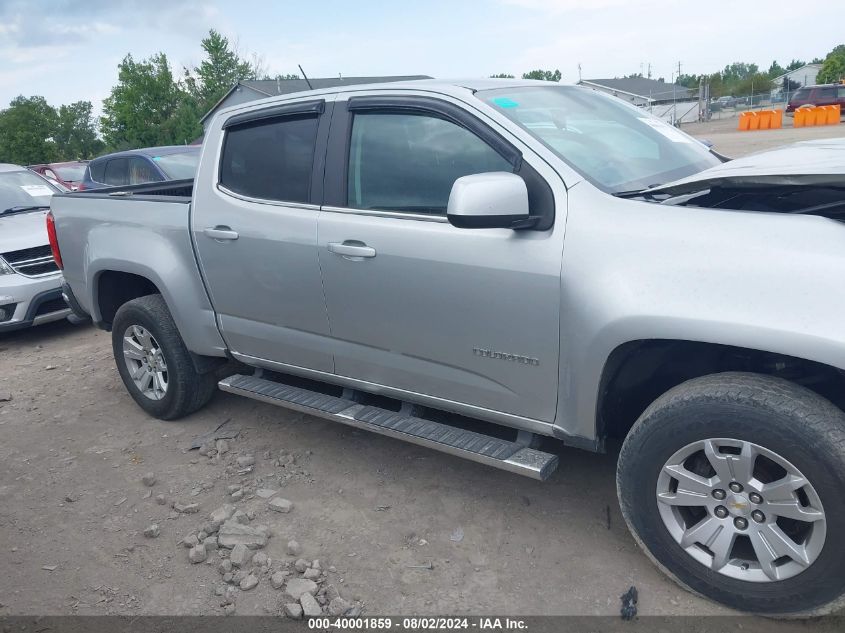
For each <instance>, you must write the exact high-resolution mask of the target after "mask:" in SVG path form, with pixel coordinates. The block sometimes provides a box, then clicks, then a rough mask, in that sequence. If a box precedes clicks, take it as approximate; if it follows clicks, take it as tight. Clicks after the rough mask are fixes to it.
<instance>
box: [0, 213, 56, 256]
mask: <svg viewBox="0 0 845 633" xmlns="http://www.w3.org/2000/svg"><path fill="white" fill-rule="evenodd" d="M45 215H47V211H29V212H26V213H13V214H12V215H0V253H8V252H9V251H19V250H21V249H23V248H32V247H33V246H44V245H46V244H48V243H49V240H48V239H47V225H46V223H45V222H46V221H45V219H44V216H45Z"/></svg>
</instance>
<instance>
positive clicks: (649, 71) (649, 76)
mask: <svg viewBox="0 0 845 633" xmlns="http://www.w3.org/2000/svg"><path fill="white" fill-rule="evenodd" d="M648 78H649V79H651V62H649V63H648Z"/></svg>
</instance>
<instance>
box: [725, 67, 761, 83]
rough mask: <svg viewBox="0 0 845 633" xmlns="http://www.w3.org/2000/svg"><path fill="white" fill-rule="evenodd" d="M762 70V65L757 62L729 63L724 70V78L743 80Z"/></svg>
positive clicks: (727, 79) (729, 80) (728, 80)
mask: <svg viewBox="0 0 845 633" xmlns="http://www.w3.org/2000/svg"><path fill="white" fill-rule="evenodd" d="M759 72H760V67H759V66H757V64H746V63H745V62H734V63H733V64H728V65H727V66H725V69H724V70H723V71H722V79H724V80H725V81H726V82H731V81H741V80H744V79H748V78H749V77H751V76H752V75H756V74H757V73H759Z"/></svg>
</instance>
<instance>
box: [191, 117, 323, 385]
mask: <svg viewBox="0 0 845 633" xmlns="http://www.w3.org/2000/svg"><path fill="white" fill-rule="evenodd" d="M330 105H331V104H329V107H330ZM325 110H326V104H325V102H323V101H322V100H320V101H309V102H304V103H295V104H287V105H281V106H280V105H276V106H273V107H270V108H264V109H260V110H249V111H247V112H245V113H243V114H238V115H234V116H232V117H230V118H229V119H228V120H226V121H224V122H222V123H215V125H222V127H223V130H222V140H221V144H220V146H219V147H220V149H219V152H220V154H219V163H218V162H217V161H206V160H203V161H202V167H201V170H200V173H199V174H198V177H197V183H203V184H202V185H199V184H198V185H197V187H200V186H201V187H202V189H198V191H197V192H196V194H195V197H194V200H195V205H194V209H193V211H192V213H193V215H192V230H193V237H194V242H195V244H196V249H197V254H198V257H199V262H200V267H201V270H202V273H203V276H204V278H205V282H206V286H207V288H208V290H209V294H210V295H211V302H212V305H213V306H214V310H215V312H216V314H217V318H218V323H219V326H220V330H221V332H222V334H223V337H224V339H225V340H226V344H227V345H228V346H229V348H230V349H231V350H232V351H233V352H235V353H237V354H243V355H245V356H249V357H252V358H259V359H266V360H271V361H275V362H278V363H285V364H289V365H294V366H297V367H305V368H308V369H316V370H320V371H328V372H331V371H333V369H334V366H333V362H332V353H331V349H330V346H329V345H328V343H327V340H326V338H327V336H328V334H329V325H328V318H327V316H326V306H325V301H324V297H323V290H322V283H321V280H320V268H319V262H318V260H317V246H316V238H317V216H318V213H319V202H320V196H321V195H322V194H321V191H322V164H323V157H322V156H321V155H320V152H319V151H318V150H317V148H318V147H324V143H321V141H320V139H321V135H325V134H327V132H328V114H327V113H324V112H325ZM212 150H214V151H217V150H216V148H211V147H207V148H206V150H205V151H206V152H208V151H212ZM315 174H317V176H315ZM206 183H208V184H206Z"/></svg>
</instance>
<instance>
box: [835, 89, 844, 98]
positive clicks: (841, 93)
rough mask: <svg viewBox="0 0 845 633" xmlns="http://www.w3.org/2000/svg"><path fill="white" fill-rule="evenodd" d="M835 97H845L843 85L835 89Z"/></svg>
mask: <svg viewBox="0 0 845 633" xmlns="http://www.w3.org/2000/svg"><path fill="white" fill-rule="evenodd" d="M836 98H837V99H845V86H842V87H841V88H837V89H836Z"/></svg>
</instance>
